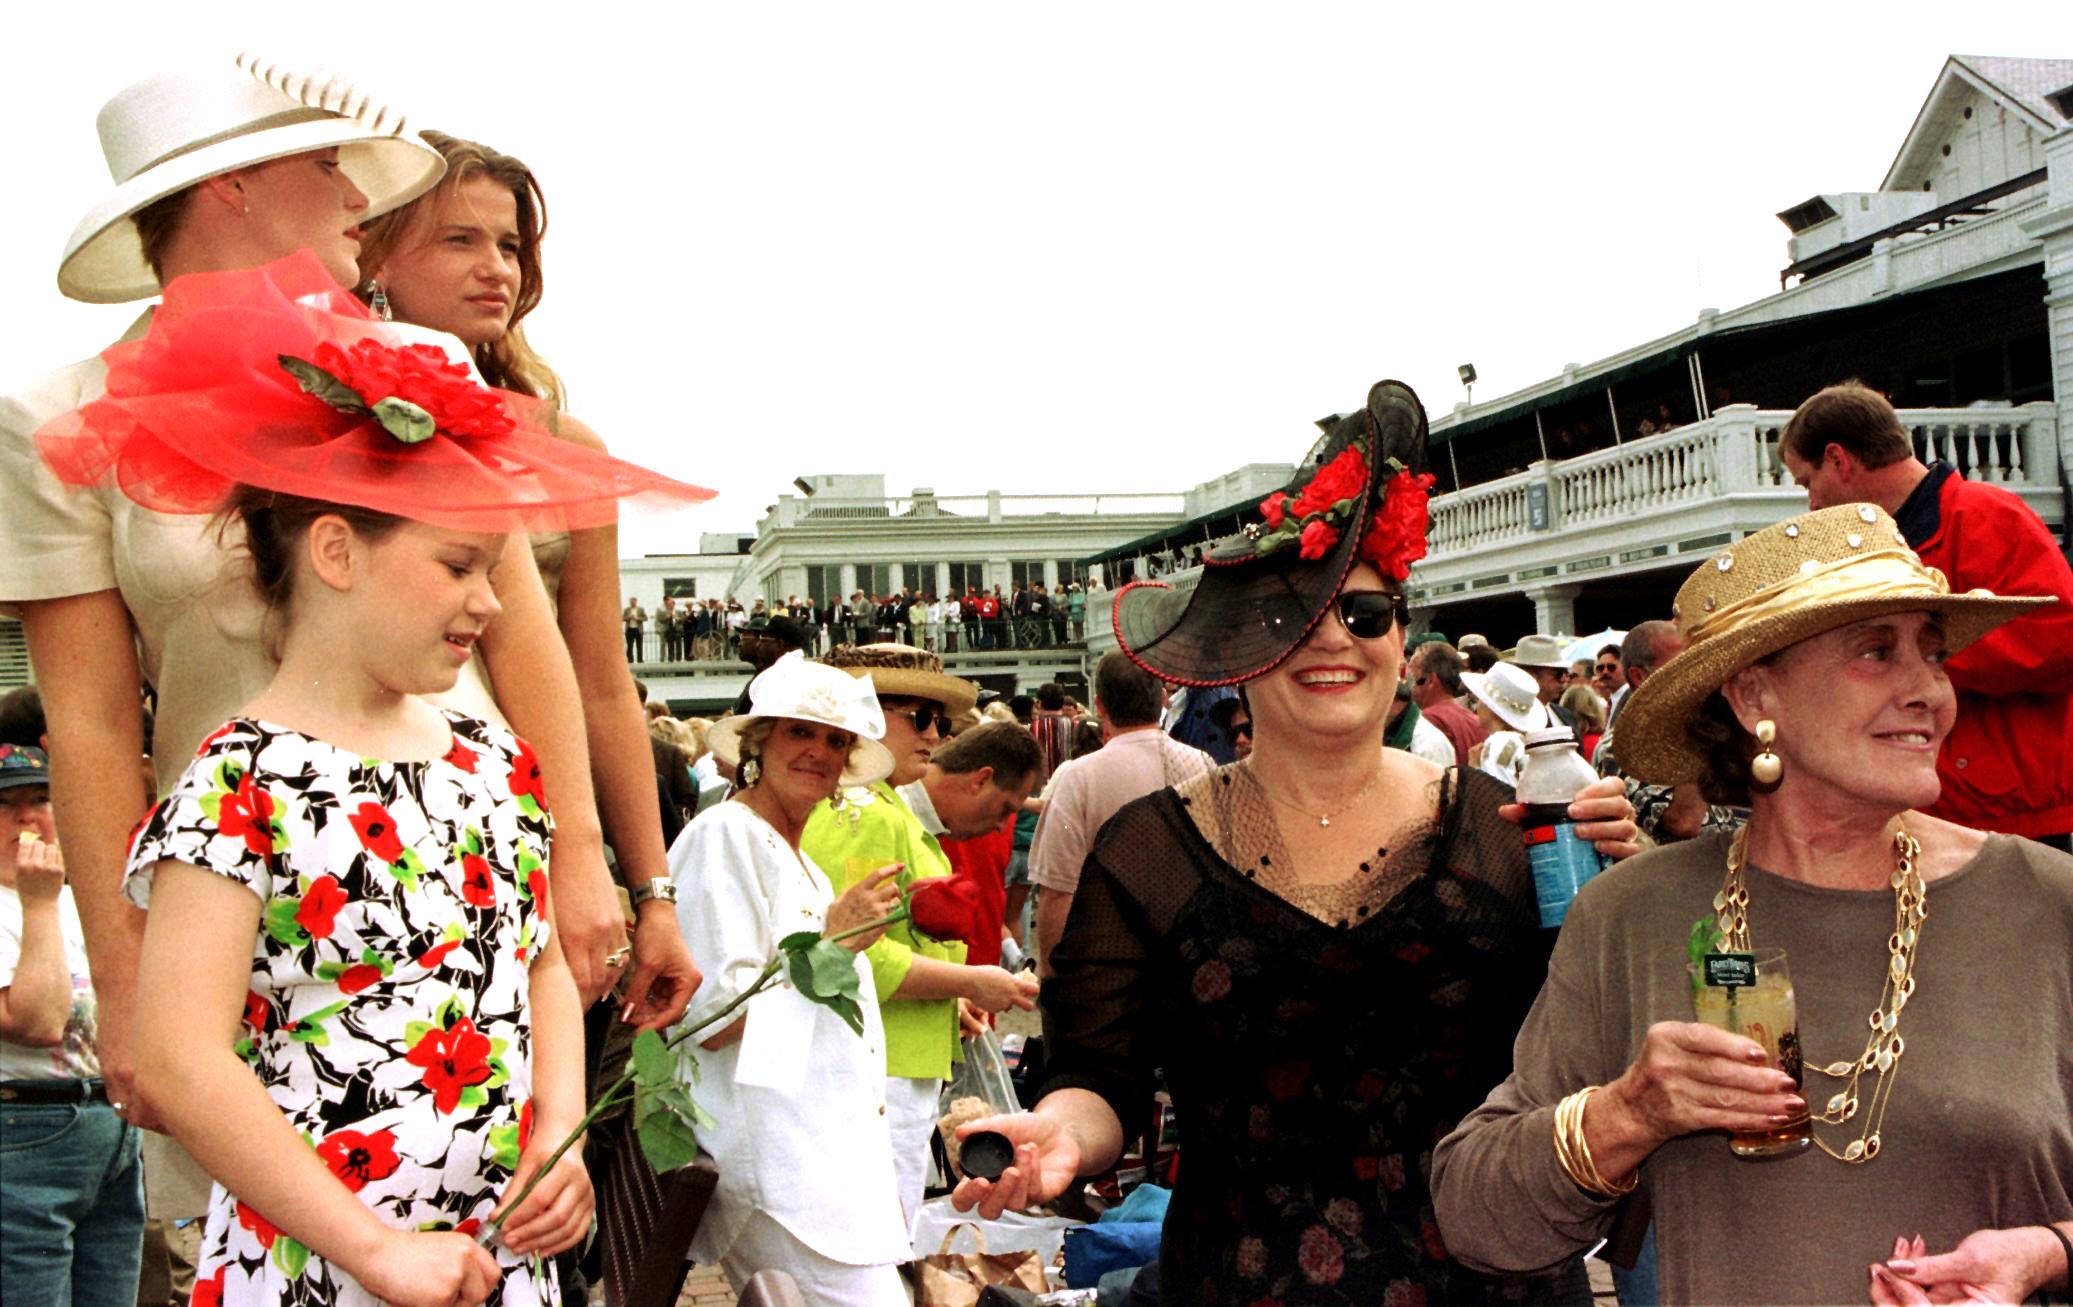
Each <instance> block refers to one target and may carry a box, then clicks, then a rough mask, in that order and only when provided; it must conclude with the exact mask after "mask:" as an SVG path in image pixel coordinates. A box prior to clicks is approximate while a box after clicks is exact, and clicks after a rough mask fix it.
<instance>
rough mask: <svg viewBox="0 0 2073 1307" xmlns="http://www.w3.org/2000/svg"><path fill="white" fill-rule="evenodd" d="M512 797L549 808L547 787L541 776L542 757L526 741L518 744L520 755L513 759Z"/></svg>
mask: <svg viewBox="0 0 2073 1307" xmlns="http://www.w3.org/2000/svg"><path fill="white" fill-rule="evenodd" d="M511 797H512V798H514V799H531V800H532V801H533V802H534V803H537V804H539V805H540V806H541V807H543V808H544V807H546V806H547V787H546V783H545V781H544V780H543V779H542V778H541V776H540V755H539V754H537V753H534V752H533V746H532V745H530V744H527V743H526V742H525V741H524V740H520V741H519V742H518V754H517V756H515V757H514V758H512V759H511Z"/></svg>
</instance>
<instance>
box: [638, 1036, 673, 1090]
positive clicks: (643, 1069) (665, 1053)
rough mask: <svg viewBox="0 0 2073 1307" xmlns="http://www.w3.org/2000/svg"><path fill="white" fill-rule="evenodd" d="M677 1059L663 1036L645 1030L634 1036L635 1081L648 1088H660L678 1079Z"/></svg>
mask: <svg viewBox="0 0 2073 1307" xmlns="http://www.w3.org/2000/svg"><path fill="white" fill-rule="evenodd" d="M676 1070H677V1059H676V1057H675V1055H673V1054H672V1053H671V1052H670V1051H669V1046H668V1045H666V1044H664V1043H663V1042H662V1036H661V1035H659V1034H657V1033H656V1032H654V1031H652V1030H643V1031H642V1032H641V1033H640V1034H638V1035H635V1036H634V1037H633V1078H634V1083H635V1084H637V1085H639V1086H640V1087H641V1088H643V1089H646V1090H651V1091H652V1090H656V1089H660V1088H661V1087H662V1086H664V1085H667V1084H669V1083H671V1082H672V1081H674V1080H675V1079H676Z"/></svg>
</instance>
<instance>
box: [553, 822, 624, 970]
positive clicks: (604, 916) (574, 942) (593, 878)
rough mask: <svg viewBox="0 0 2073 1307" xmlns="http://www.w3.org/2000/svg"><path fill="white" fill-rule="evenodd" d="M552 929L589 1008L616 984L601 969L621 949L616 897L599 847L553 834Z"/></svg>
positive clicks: (621, 917) (621, 929) (621, 920)
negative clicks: (555, 932)
mask: <svg viewBox="0 0 2073 1307" xmlns="http://www.w3.org/2000/svg"><path fill="white" fill-rule="evenodd" d="M554 928H555V930H556V931H557V932H559V933H560V935H561V949H562V953H563V954H564V955H565V956H566V957H567V958H568V960H569V975H570V977H571V978H572V979H574V980H575V982H576V995H577V997H578V998H580V999H581V1000H582V1002H583V1006H584V1007H585V1008H588V1007H589V1006H590V1005H591V1004H592V1003H595V1002H597V1001H598V1000H599V999H601V998H603V997H604V996H605V995H606V994H609V993H611V992H612V986H613V985H615V984H617V983H618V980H619V971H618V968H616V967H609V966H606V965H605V959H606V958H607V957H609V956H611V954H612V953H613V952H615V951H616V950H618V949H619V948H620V947H621V946H623V945H624V944H625V943H626V918H625V916H624V915H623V914H622V913H621V912H620V909H619V892H618V890H617V889H616V888H615V887H614V886H613V884H612V873H611V872H610V871H608V870H606V868H605V857H604V847H603V846H602V845H601V844H599V843H598V842H597V841H596V840H595V839H591V840H589V841H584V840H580V839H578V838H576V837H574V836H573V835H568V836H565V835H563V834H562V833H561V832H560V831H557V832H556V833H555V837H554Z"/></svg>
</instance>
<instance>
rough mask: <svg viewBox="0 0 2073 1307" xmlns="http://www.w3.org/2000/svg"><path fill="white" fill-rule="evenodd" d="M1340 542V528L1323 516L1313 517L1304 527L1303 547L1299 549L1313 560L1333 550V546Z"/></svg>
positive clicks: (1299, 551)
mask: <svg viewBox="0 0 2073 1307" xmlns="http://www.w3.org/2000/svg"><path fill="white" fill-rule="evenodd" d="M1338 543H1339V528H1338V527H1335V526H1333V525H1332V524H1331V523H1330V522H1327V521H1325V520H1324V519H1323V518H1321V517H1313V518H1311V519H1310V521H1309V523H1308V524H1307V525H1305V526H1304V527H1303V542H1302V547H1301V548H1300V549H1299V550H1297V552H1298V553H1300V554H1301V555H1302V556H1303V557H1304V558H1307V559H1309V560H1310V561H1312V562H1315V561H1316V560H1318V559H1320V558H1323V557H1324V556H1325V555H1326V554H1328V553H1330V552H1332V546H1333V545H1336V544H1338Z"/></svg>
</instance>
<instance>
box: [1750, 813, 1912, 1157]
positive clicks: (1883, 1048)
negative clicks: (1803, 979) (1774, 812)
mask: <svg viewBox="0 0 2073 1307" xmlns="http://www.w3.org/2000/svg"><path fill="white" fill-rule="evenodd" d="M1748 845H1749V828H1748V827H1747V826H1744V827H1743V828H1742V829H1741V830H1739V831H1737V832H1735V839H1734V843H1732V844H1730V845H1729V846H1728V856H1727V878H1726V879H1725V880H1724V881H1723V882H1722V883H1721V886H1720V893H1718V894H1716V895H1714V896H1713V910H1714V912H1716V913H1717V914H1719V925H1720V934H1721V938H1722V940H1723V941H1724V944H1723V947H1724V948H1727V949H1730V950H1733V951H1736V952H1744V953H1746V952H1748V951H1749V887H1748V886H1747V885H1746V884H1745V883H1744V882H1743V879H1742V867H1743V864H1744V862H1745V861H1746V859H1747V856H1748ZM1921 852H1922V846H1921V844H1920V843H1918V842H1917V841H1916V840H1915V837H1914V836H1912V835H1910V834H1908V833H1907V831H1906V830H1905V829H1902V830H1899V831H1897V832H1895V833H1894V836H1893V859H1894V867H1893V877H1892V884H1893V933H1892V934H1891V935H1889V936H1888V937H1887V939H1886V953H1887V963H1886V978H1885V985H1884V987H1883V988H1882V989H1881V991H1880V993H1879V1005H1878V1006H1877V1007H1875V1008H1873V1009H1872V1011H1871V1016H1870V1018H1868V1024H1869V1025H1870V1027H1871V1031H1870V1034H1869V1035H1868V1036H1867V1037H1866V1039H1865V1042H1864V1052H1863V1053H1862V1054H1861V1055H1859V1056H1858V1057H1857V1058H1856V1059H1855V1060H1853V1061H1847V1062H1830V1063H1828V1064H1827V1065H1826V1066H1814V1064H1812V1063H1808V1064H1807V1065H1808V1066H1809V1067H1810V1068H1811V1069H1813V1070H1815V1071H1818V1072H1820V1073H1821V1074H1822V1075H1825V1076H1829V1077H1831V1078H1833V1079H1837V1080H1841V1081H1843V1082H1844V1083H1843V1087H1842V1088H1841V1089H1840V1090H1839V1091H1838V1092H1837V1093H1836V1094H1835V1095H1834V1096H1833V1097H1831V1098H1830V1099H1829V1100H1828V1103H1827V1105H1826V1106H1824V1107H1823V1108H1822V1109H1821V1110H1820V1111H1818V1112H1815V1113H1813V1118H1814V1120H1816V1121H1819V1122H1821V1123H1822V1124H1824V1125H1844V1124H1846V1123H1848V1122H1850V1121H1853V1120H1855V1119H1857V1117H1858V1114H1859V1109H1860V1108H1863V1109H1864V1111H1863V1117H1864V1123H1863V1126H1862V1128H1861V1129H1860V1130H1859V1131H1858V1134H1857V1137H1856V1138H1855V1139H1852V1140H1851V1141H1850V1142H1849V1143H1848V1144H1846V1145H1844V1147H1843V1150H1842V1151H1841V1152H1837V1151H1836V1150H1835V1149H1834V1148H1831V1147H1830V1146H1829V1145H1828V1142H1827V1141H1826V1140H1824V1139H1822V1138H1821V1136H1820V1135H1818V1134H1817V1135H1815V1136H1814V1142H1815V1143H1816V1144H1817V1145H1819V1146H1820V1148H1821V1151H1822V1152H1824V1153H1827V1154H1828V1155H1829V1156H1830V1157H1833V1158H1835V1159H1836V1160H1837V1161H1839V1162H1850V1163H1863V1162H1869V1161H1870V1160H1871V1159H1872V1158H1874V1157H1877V1156H1878V1155H1879V1130H1880V1128H1881V1127H1882V1126H1883V1125H1884V1124H1885V1121H1886V1104H1887V1103H1888V1102H1890V1101H1891V1100H1892V1097H1893V1080H1894V1076H1893V1072H1894V1069H1895V1068H1897V1067H1898V1066H1899V1065H1900V1058H1901V1055H1902V1054H1904V1053H1906V1052H1907V1041H1906V1040H1903V1039H1902V1038H1901V1037H1900V1010H1901V1009H1902V1008H1904V1007H1906V1006H1907V1001H1908V1000H1909V999H1910V998H1913V997H1914V993H1915V948H1916V946H1917V945H1919V944H1920V943H1921V940H1922V922H1923V921H1924V920H1925V919H1927V918H1928V916H1929V887H1928V885H1927V884H1926V883H1925V882H1924V881H1923V879H1922V877H1921V875H1920V873H1918V872H1917V871H1916V870H1915V859H1916V858H1917V857H1918V856H1920V854H1921ZM1868 1071H1869V1072H1874V1073H1875V1075H1876V1078H1875V1079H1874V1080H1873V1081H1872V1089H1871V1097H1870V1099H1869V1100H1860V1099H1859V1097H1858V1093H1857V1086H1858V1082H1859V1081H1861V1080H1862V1079H1863V1078H1864V1075H1865V1073H1866V1072H1868Z"/></svg>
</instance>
